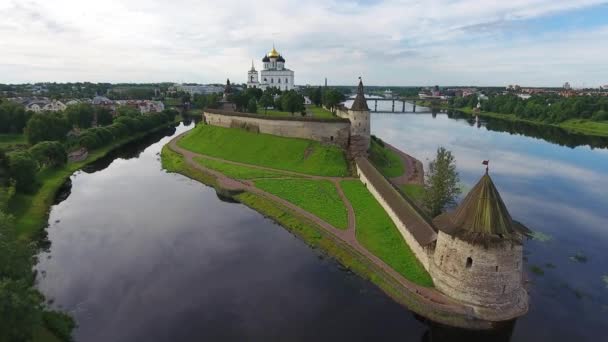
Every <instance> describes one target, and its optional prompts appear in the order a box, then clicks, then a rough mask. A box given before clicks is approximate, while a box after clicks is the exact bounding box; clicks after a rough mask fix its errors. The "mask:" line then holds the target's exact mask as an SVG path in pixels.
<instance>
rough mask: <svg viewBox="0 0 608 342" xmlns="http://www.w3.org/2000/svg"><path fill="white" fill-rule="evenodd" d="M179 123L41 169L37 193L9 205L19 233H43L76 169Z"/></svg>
mask: <svg viewBox="0 0 608 342" xmlns="http://www.w3.org/2000/svg"><path fill="white" fill-rule="evenodd" d="M176 122H179V121H177V120H176V121H174V122H172V123H169V124H162V125H160V126H158V127H156V128H153V129H151V130H149V131H146V132H141V133H138V134H135V135H133V136H130V137H128V138H124V139H121V140H119V141H115V142H113V143H112V144H110V145H108V146H106V147H103V148H100V149H97V150H94V151H91V152H90V153H89V155H88V157H87V159H85V160H83V161H80V162H72V163H68V164H66V165H65V166H63V167H62V168H60V169H46V170H44V171H42V172H41V173H40V174H39V175H38V180H39V181H40V182H41V185H40V188H39V189H38V191H37V192H36V193H35V194H22V193H18V194H16V195H15V197H14V198H12V199H11V202H10V204H9V212H10V213H11V214H12V215H14V216H15V219H16V223H17V227H18V230H19V234H20V236H21V237H22V238H26V239H33V238H35V237H37V236H39V235H40V234H41V231H42V230H43V229H44V228H45V227H46V224H47V221H48V214H49V208H50V207H51V205H53V201H54V200H55V196H56V194H57V192H58V191H59V189H60V188H61V186H62V185H63V184H64V183H65V182H66V181H67V180H68V179H69V178H70V176H71V175H72V174H73V173H74V172H76V171H78V170H80V169H82V168H83V167H85V166H86V165H88V164H91V163H93V162H95V161H97V160H99V159H101V158H103V157H105V156H106V155H107V154H108V153H110V152H112V151H113V150H115V149H117V148H120V147H122V146H124V145H126V144H128V143H130V142H133V141H136V140H138V139H141V138H143V137H145V136H147V135H149V134H152V133H154V132H158V131H160V130H162V129H165V128H168V127H171V126H172V125H174V124H175V123H176Z"/></svg>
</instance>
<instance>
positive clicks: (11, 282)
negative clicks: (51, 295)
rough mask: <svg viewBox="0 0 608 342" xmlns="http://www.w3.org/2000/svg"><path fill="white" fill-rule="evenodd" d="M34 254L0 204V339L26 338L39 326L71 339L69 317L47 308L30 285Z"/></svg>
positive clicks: (27, 339)
mask: <svg viewBox="0 0 608 342" xmlns="http://www.w3.org/2000/svg"><path fill="white" fill-rule="evenodd" d="M0 204H1V203H0ZM35 254H36V248H35V245H34V244H32V243H31V242H29V241H28V240H26V239H21V238H19V236H18V233H17V227H16V225H15V220H14V218H13V217H12V216H11V215H8V214H6V213H5V208H4V207H2V206H0V316H1V317H2V319H1V320H0V341H30V340H31V338H32V334H33V332H34V331H35V330H36V329H39V328H40V327H42V326H46V327H47V328H48V329H50V330H51V331H52V332H53V333H54V334H55V335H56V336H57V337H59V338H61V339H62V340H64V341H68V340H70V339H71V337H70V335H71V331H72V330H73V329H74V327H75V323H74V321H73V320H72V318H70V317H69V316H67V315H65V314H63V313H59V312H54V311H50V310H48V309H47V308H46V306H45V303H44V296H43V295H42V294H41V293H39V292H38V291H37V290H36V289H35V287H34V280H35V275H34V273H33V271H32V269H33V267H34V265H35V263H36V258H35Z"/></svg>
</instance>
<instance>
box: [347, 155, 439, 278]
mask: <svg viewBox="0 0 608 342" xmlns="http://www.w3.org/2000/svg"><path fill="white" fill-rule="evenodd" d="M357 174H358V175H359V179H360V180H361V182H363V184H365V186H366V187H367V190H369V192H370V193H371V194H372V195H373V196H374V198H375V199H376V201H378V203H380V205H381V206H382V208H384V210H385V211H386V213H387V214H388V216H389V217H390V218H391V220H392V221H393V223H394V224H395V226H397V229H398V230H399V233H401V236H403V239H404V240H405V242H406V243H407V244H408V246H409V247H410V249H411V250H412V251H413V252H414V254H415V255H416V258H418V260H419V261H420V263H421V264H422V266H424V268H425V269H426V270H427V271H428V270H429V255H430V253H431V250H430V247H424V246H421V245H420V244H419V243H418V241H416V239H415V238H414V236H413V235H412V233H410V231H409V229H407V227H406V226H405V223H403V222H402V221H401V220H400V219H399V217H398V216H397V214H396V213H395V212H394V211H393V209H392V208H391V207H390V206H389V205H388V203H387V202H386V201H385V200H384V198H382V196H381V195H380V193H379V192H378V190H376V188H375V187H374V184H373V183H372V182H370V180H369V178H368V177H367V176H366V175H365V173H364V172H363V171H362V170H361V168H359V165H357Z"/></svg>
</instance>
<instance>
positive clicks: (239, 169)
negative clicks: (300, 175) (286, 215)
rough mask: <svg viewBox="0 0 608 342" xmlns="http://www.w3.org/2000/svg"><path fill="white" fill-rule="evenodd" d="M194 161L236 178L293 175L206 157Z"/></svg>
mask: <svg viewBox="0 0 608 342" xmlns="http://www.w3.org/2000/svg"><path fill="white" fill-rule="evenodd" d="M194 161H196V162H197V163H199V164H201V165H202V166H204V167H206V168H208V169H211V170H215V171H218V172H221V173H223V174H225V175H226V176H228V177H230V178H234V179H256V178H280V177H293V176H292V175H288V174H285V173H282V172H276V171H269V170H260V169H255V168H251V167H246V166H241V165H234V164H230V163H226V162H221V161H217V160H213V159H209V158H204V157H196V158H194Z"/></svg>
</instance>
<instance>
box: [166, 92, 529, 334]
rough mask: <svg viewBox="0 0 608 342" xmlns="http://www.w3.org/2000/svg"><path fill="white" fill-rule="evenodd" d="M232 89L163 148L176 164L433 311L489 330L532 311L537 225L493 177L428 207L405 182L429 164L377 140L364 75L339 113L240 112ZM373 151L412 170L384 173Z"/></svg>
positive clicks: (404, 299) (406, 301) (395, 294)
mask: <svg viewBox="0 0 608 342" xmlns="http://www.w3.org/2000/svg"><path fill="white" fill-rule="evenodd" d="M230 91H231V90H230V84H229V82H228V85H227V86H226V90H225V92H226V93H229V92H230ZM226 93H225V96H224V101H223V104H222V105H221V108H227V109H225V110H222V109H206V110H205V111H204V113H203V117H202V122H201V123H200V124H198V125H197V127H196V128H194V129H193V130H191V131H189V132H187V133H185V134H182V135H180V136H177V137H176V138H174V139H173V140H172V141H171V142H170V143H169V144H167V145H166V146H165V147H164V148H163V151H162V161H163V165H164V167H165V168H166V169H167V170H169V171H173V172H179V173H182V174H184V175H186V176H188V177H190V178H193V179H196V180H199V181H201V182H203V183H205V184H207V185H210V186H213V187H215V188H216V190H217V191H218V193H219V194H221V195H222V196H225V197H230V198H232V199H234V200H236V201H239V202H241V203H243V204H245V205H247V206H249V207H251V208H253V209H255V210H257V211H259V212H261V213H262V214H264V215H266V216H268V217H270V218H272V219H274V220H275V221H276V222H278V223H279V224H281V225H282V226H284V227H285V228H286V229H289V230H290V231H292V232H293V233H295V234H296V235H298V236H300V237H301V238H302V239H303V240H305V241H306V242H307V243H308V244H310V245H312V246H315V247H320V248H321V249H323V250H324V251H325V252H327V253H328V254H329V255H331V256H333V257H334V258H335V259H337V260H338V261H339V262H340V263H342V264H343V265H344V266H346V267H348V268H350V269H352V270H353V271H354V272H356V273H358V274H359V275H361V276H362V277H365V278H367V279H369V280H370V281H372V282H373V283H375V284H376V285H377V286H379V287H380V288H381V289H383V290H384V291H385V292H386V293H387V294H388V295H390V296H391V297H392V298H394V299H395V300H396V301H397V302H399V303H401V304H403V305H405V306H406V307H408V308H409V309H410V310H412V311H414V312H416V313H418V314H420V315H422V316H424V317H427V318H428V319H430V320H433V321H436V322H440V323H443V324H448V325H451V326H457V327H463V328H472V329H488V328H492V327H495V326H497V325H498V324H501V323H502V322H505V321H510V320H512V319H515V318H517V317H519V316H521V315H523V314H525V313H526V312H527V310H528V294H527V292H526V290H525V289H524V286H523V280H522V274H523V271H522V269H523V264H522V250H523V246H522V244H523V239H524V236H525V235H527V234H528V231H527V229H526V228H525V227H523V226H522V225H520V224H519V223H517V222H515V221H514V220H512V218H511V216H510V215H509V213H508V210H507V208H506V206H505V204H504V203H503V201H502V199H501V197H500V194H499V193H498V190H497V189H496V187H495V186H494V183H493V182H492V179H491V177H490V175H489V174H488V173H487V172H486V174H484V175H483V176H482V178H481V179H480V181H479V182H478V184H477V185H476V186H475V187H474V188H473V189H472V190H471V191H470V193H469V194H468V195H467V196H466V198H465V199H464V201H463V202H462V203H461V204H460V206H459V207H458V208H457V209H456V211H454V212H453V213H448V214H442V215H440V216H439V217H436V218H434V219H433V218H430V217H427V216H426V214H425V213H424V212H422V211H421V210H419V209H418V207H417V205H416V204H415V202H413V201H412V200H411V199H409V198H408V196H407V195H405V194H404V193H403V192H402V191H400V190H399V186H400V185H403V184H404V183H408V182H414V183H415V182H421V179H422V176H421V175H422V171H421V170H420V169H421V163H420V162H418V161H416V160H415V159H414V158H412V157H410V156H408V155H407V154H405V153H403V152H401V151H399V150H397V149H396V148H394V147H392V146H388V144H382V146H380V145H377V146H374V144H372V142H373V141H374V140H377V139H373V138H372V136H371V134H370V127H371V119H370V110H369V108H368V106H367V103H366V100H365V97H364V88H363V83H362V81H359V86H358V89H357V95H356V97H355V99H354V102H353V104H352V106H351V108H345V107H340V108H338V110H337V112H336V115H337V117H336V118H333V119H329V118H315V117H308V116H302V117H296V116H291V117H276V116H264V115H259V114H251V113H242V112H235V111H232V110H229V109H231V108H233V106H231V105H230V103H228V100H227V98H228V96H226V95H227V94H226ZM371 147H373V148H372V149H370V148H371ZM373 149H382V150H383V151H382V152H383V153H386V154H388V155H391V156H393V157H394V158H396V159H397V160H399V161H401V162H403V163H404V164H403V166H401V165H400V166H401V169H402V170H403V169H406V170H408V173H407V174H405V175H402V176H400V177H399V176H398V174H399V173H400V172H398V171H397V176H398V177H395V176H396V174H392V175H389V176H387V175H386V173H384V174H383V172H382V171H386V170H382V169H381V168H380V169H379V168H377V167H376V166H375V165H374V162H372V161H371V160H373V158H371V157H370V155H369V153H370V151H372V150H373ZM412 165H414V166H415V167H412ZM414 170H416V171H414ZM389 177H390V178H389ZM399 182H402V183H403V184H399Z"/></svg>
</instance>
